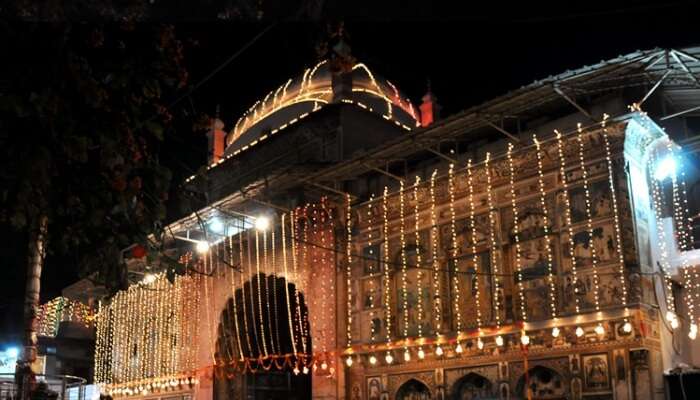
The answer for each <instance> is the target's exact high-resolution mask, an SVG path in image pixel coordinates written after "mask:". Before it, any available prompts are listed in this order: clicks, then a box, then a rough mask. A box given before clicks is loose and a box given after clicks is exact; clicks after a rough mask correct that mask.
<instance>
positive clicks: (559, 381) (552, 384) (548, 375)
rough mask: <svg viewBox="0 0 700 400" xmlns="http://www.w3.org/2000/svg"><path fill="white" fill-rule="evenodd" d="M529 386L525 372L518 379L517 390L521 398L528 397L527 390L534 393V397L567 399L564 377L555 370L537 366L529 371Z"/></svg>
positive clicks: (543, 399)
mask: <svg viewBox="0 0 700 400" xmlns="http://www.w3.org/2000/svg"><path fill="white" fill-rule="evenodd" d="M527 378H528V382H527V388H526V387H525V386H526V383H525V374H523V376H521V377H520V379H519V380H518V385H517V386H516V388H515V392H516V394H517V395H518V396H520V397H521V398H527V390H526V389H529V390H530V392H531V393H532V399H533V400H535V399H542V400H559V399H562V400H563V399H565V398H566V395H567V390H566V385H565V384H564V378H563V377H562V376H561V375H560V374H559V373H558V372H556V371H555V370H553V369H550V368H547V367H543V366H540V365H538V366H536V367H533V368H531V369H530V370H529V371H528V372H527Z"/></svg>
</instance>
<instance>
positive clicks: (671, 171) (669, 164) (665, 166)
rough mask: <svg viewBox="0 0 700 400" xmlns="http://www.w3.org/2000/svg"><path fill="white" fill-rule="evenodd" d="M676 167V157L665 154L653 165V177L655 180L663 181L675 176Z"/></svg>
mask: <svg viewBox="0 0 700 400" xmlns="http://www.w3.org/2000/svg"><path fill="white" fill-rule="evenodd" d="M677 168H678V163H677V161H676V159H675V158H674V157H673V156H671V155H667V156H666V157H664V158H662V159H661V160H659V161H657V162H656V165H655V166H654V179H656V180H657V181H664V180H666V178H672V177H674V176H676V169H677Z"/></svg>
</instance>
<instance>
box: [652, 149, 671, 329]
mask: <svg viewBox="0 0 700 400" xmlns="http://www.w3.org/2000/svg"><path fill="white" fill-rule="evenodd" d="M655 165H656V153H652V154H651V156H650V160H649V164H648V168H649V180H650V181H651V187H652V191H651V193H652V204H653V205H654V207H653V208H654V217H655V219H656V234H657V236H658V239H659V240H658V245H659V265H661V271H662V274H663V279H664V283H665V286H666V296H665V297H666V310H667V311H666V315H665V318H666V320H667V321H668V322H669V323H671V324H672V326H673V324H674V321H676V322H675V323H676V324H677V317H676V304H675V298H674V294H673V281H672V280H671V274H670V268H671V266H670V264H669V261H668V250H667V248H666V233H665V228H664V224H663V216H662V211H661V209H662V205H661V194H660V189H659V183H658V182H657V180H656V179H655V178H654V167H655Z"/></svg>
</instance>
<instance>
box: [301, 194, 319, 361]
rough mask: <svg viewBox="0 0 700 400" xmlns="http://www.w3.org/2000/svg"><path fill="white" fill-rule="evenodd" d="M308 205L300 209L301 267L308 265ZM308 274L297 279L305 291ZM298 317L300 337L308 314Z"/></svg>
mask: <svg viewBox="0 0 700 400" xmlns="http://www.w3.org/2000/svg"><path fill="white" fill-rule="evenodd" d="M308 207H309V205H308V204H307V205H305V206H304V208H303V209H302V210H303V218H304V221H305V222H304V224H303V225H302V227H301V239H302V241H301V259H302V264H301V266H302V267H303V266H307V267H308V265H309V246H308V243H309V220H310V219H309V214H308ZM309 275H310V274H306V276H301V278H300V279H299V281H300V282H303V287H302V288H303V289H304V290H305V291H307V290H308V288H309V282H308V280H309ZM316 300H317V299H316V296H314V297H312V298H311V301H310V303H311V305H312V306H313V305H314V304H315V303H316ZM300 317H301V318H302V319H303V323H302V325H301V326H302V329H304V335H303V336H302V337H306V335H305V334H306V327H307V324H306V322H307V321H308V318H309V315H308V313H301V314H300ZM313 318H314V319H315V318H316V314H314V317H313ZM308 326H309V329H311V328H310V327H311V325H308ZM308 351H309V352H308V353H307V354H308V355H309V356H313V348H312V347H311V345H309V349H308Z"/></svg>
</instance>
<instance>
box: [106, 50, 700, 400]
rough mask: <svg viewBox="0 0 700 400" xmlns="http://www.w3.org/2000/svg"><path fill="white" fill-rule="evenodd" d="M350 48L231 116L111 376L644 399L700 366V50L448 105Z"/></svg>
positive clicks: (624, 61)
mask: <svg viewBox="0 0 700 400" xmlns="http://www.w3.org/2000/svg"><path fill="white" fill-rule="evenodd" d="M340 46H341V47H342V43H341V45H340ZM342 50H343V49H342V48H341V51H337V52H335V53H333V54H332V56H330V57H329V58H328V59H327V60H323V61H321V62H320V63H318V64H317V65H315V66H314V67H312V68H309V69H307V70H305V71H304V72H303V74H302V75H300V76H298V77H296V78H293V79H290V80H289V81H287V82H283V83H282V85H281V86H280V87H279V88H278V89H276V90H273V91H272V92H270V93H269V94H267V95H264V97H262V98H261V99H260V101H258V102H257V103H255V104H254V105H253V106H252V107H251V108H250V109H249V110H248V111H247V112H245V114H244V115H243V116H242V117H241V118H240V119H239V120H238V121H235V122H233V121H232V122H231V123H230V126H231V128H230V129H228V130H225V124H224V123H223V122H222V121H219V120H216V121H214V122H213V123H212V129H211V131H210V132H209V135H210V149H211V157H210V165H209V166H208V167H207V168H206V171H205V172H204V173H202V174H199V175H196V176H192V177H190V178H189V179H188V180H187V181H186V182H185V183H184V189H185V190H187V191H188V192H189V193H190V194H191V195H192V198H194V199H206V202H204V201H203V203H202V204H199V205H197V206H193V209H192V214H191V215H190V216H188V217H185V218H183V219H181V220H178V221H176V222H174V223H172V224H171V225H169V226H168V227H167V229H166V230H165V232H166V233H165V234H164V235H163V237H162V238H157V239H158V240H160V241H162V243H161V245H162V248H163V249H164V250H163V251H162V257H161V259H160V260H159V261H158V260H156V261H154V260H149V261H148V262H146V261H145V259H140V258H137V257H134V258H132V259H130V260H128V263H129V267H130V268H131V271H132V272H133V273H142V274H143V275H142V278H143V279H142V280H140V281H139V282H135V283H134V284H133V285H132V286H131V287H130V288H129V290H126V291H123V292H120V293H118V294H117V295H116V296H114V297H112V298H110V299H105V300H104V301H103V302H102V303H101V306H100V310H99V314H98V318H97V328H96V329H97V342H96V364H95V378H96V382H98V383H99V384H100V385H101V388H102V391H103V392H104V393H105V394H109V395H111V396H112V397H133V398H168V399H170V398H173V399H174V398H196V399H201V400H205V399H206V400H209V399H217V400H224V399H244V398H245V399H282V398H284V399H311V398H313V399H331V398H341V399H352V400H357V399H365V400H379V399H400V400H402V399H590V400H593V399H615V400H645V399H661V398H664V396H667V395H668V394H667V390H668V384H667V382H666V381H665V379H664V373H665V372H668V371H669V370H671V369H673V368H676V367H678V366H679V365H681V364H682V363H684V364H687V365H693V364H695V365H698V364H700V346H698V345H697V343H698V342H697V341H696V340H695V336H696V334H697V325H696V324H697V321H698V309H697V307H700V279H698V270H697V269H696V268H695V265H696V264H698V263H700V261H699V259H698V254H699V253H697V250H694V248H695V247H696V246H695V242H694V232H693V227H694V223H693V222H694V220H693V218H692V217H693V215H695V214H696V213H697V210H695V208H694V207H695V204H694V202H693V201H692V199H693V194H694V191H695V185H694V184H693V182H695V181H696V180H697V169H696V168H695V167H694V165H693V157H694V156H693V154H692V152H693V149H694V145H693V143H692V140H687V139H686V137H687V136H688V132H690V131H692V129H693V121H694V120H693V118H694V117H693V115H697V112H698V111H697V110H698V108H699V105H700V104H699V102H700V95H699V92H698V90H699V89H698V77H699V76H700V59H699V57H700V49H699V48H691V49H684V50H672V49H668V50H666V49H654V50H648V51H637V52H634V53H632V54H628V55H625V56H620V57H618V58H615V59H612V60H609V61H604V62H601V63H599V64H596V65H591V66H586V67H583V68H580V69H578V70H574V71H567V72H565V73H563V74H560V75H557V76H551V77H548V78H545V79H542V80H539V81H536V82H534V83H532V84H530V85H528V86H525V87H522V88H520V89H517V90H515V91H513V92H510V93H508V94H506V95H504V96H501V97H499V98H496V99H493V100H491V101H489V102H486V103H484V104H481V105H478V106H475V107H473V108H470V109H467V110H465V111H463V112H460V113H458V114H456V115H452V116H449V117H447V118H441V116H440V115H439V114H440V113H439V106H438V103H437V101H436V98H435V96H434V95H433V94H432V93H430V92H428V94H426V95H425V96H424V97H423V98H422V103H421V104H420V105H419V106H414V105H413V104H412V103H411V101H410V100H409V99H408V98H407V97H406V96H405V95H404V94H402V92H401V91H400V90H399V89H398V88H397V87H396V86H395V85H394V84H392V83H391V82H390V81H388V80H386V79H383V78H381V77H379V76H377V75H375V74H374V73H373V72H372V71H371V70H370V69H369V68H368V67H367V66H365V65H364V64H361V63H357V62H355V61H354V60H352V59H351V58H350V57H349V56H348V55H347V54H348V52H347V51H342ZM695 118H697V117H695ZM669 135H670V136H669ZM683 143H687V146H681V145H680V144H683ZM173 265H175V267H173ZM161 270H167V272H161V273H159V272H158V271H161Z"/></svg>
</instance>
